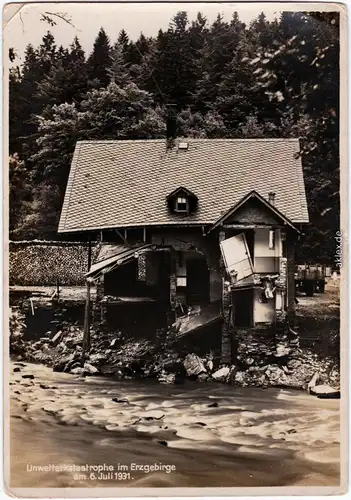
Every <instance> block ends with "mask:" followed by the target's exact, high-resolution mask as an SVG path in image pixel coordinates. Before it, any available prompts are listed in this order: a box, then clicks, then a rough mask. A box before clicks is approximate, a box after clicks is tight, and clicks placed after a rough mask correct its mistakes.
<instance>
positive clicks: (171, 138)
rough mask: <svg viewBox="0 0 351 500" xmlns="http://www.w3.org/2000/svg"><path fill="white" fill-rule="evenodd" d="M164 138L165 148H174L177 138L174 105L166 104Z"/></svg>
mask: <svg viewBox="0 0 351 500" xmlns="http://www.w3.org/2000/svg"><path fill="white" fill-rule="evenodd" d="M166 120H167V121H166V137H167V148H171V147H173V146H174V142H175V139H176V137H177V132H178V131H177V113H176V105H175V104H167V118H166Z"/></svg>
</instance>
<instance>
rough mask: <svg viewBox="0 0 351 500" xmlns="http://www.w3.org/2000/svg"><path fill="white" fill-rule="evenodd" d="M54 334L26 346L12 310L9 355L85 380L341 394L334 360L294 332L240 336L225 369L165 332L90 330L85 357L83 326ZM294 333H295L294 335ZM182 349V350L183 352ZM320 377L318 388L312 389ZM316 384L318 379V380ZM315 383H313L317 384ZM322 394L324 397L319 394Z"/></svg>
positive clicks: (58, 325) (58, 326) (56, 324)
mask: <svg viewBox="0 0 351 500" xmlns="http://www.w3.org/2000/svg"><path fill="white" fill-rule="evenodd" d="M52 323H53V324H52V330H48V331H47V332H46V333H45V334H44V336H41V338H40V339H39V340H38V339H34V340H24V338H23V337H24V332H25V323H24V316H23V314H21V312H20V311H19V310H16V309H12V311H11V316H10V352H11V355H13V356H16V358H17V361H21V360H26V361H31V362H35V363H43V364H46V365H48V366H52V367H53V370H55V371H63V372H67V373H72V374H75V375H81V376H94V375H99V374H100V375H112V376H114V377H117V378H119V379H128V378H129V379H130V378H154V379H156V380H157V381H158V382H159V383H161V384H175V383H181V382H183V381H184V380H185V379H190V380H193V381H198V382H213V383H228V384H233V385H237V386H241V387H248V386H255V387H272V386H274V387H290V388H299V389H301V388H302V389H305V390H309V392H311V393H312V392H313V390H314V391H315V393H316V394H317V393H318V391H322V392H323V391H325V392H324V393H325V394H332V392H333V391H334V392H335V391H338V390H339V388H340V376H339V366H338V364H337V361H336V360H335V359H333V358H332V357H321V356H318V355H317V354H316V353H314V352H313V351H312V350H311V349H307V348H305V349H301V348H300V347H299V343H298V338H297V336H296V335H295V332H292V334H285V333H284V334H280V335H279V332H278V335H275V334H273V333H272V332H271V333H269V332H268V333H267V332H266V333H263V332H260V331H259V330H257V331H250V332H248V331H247V330H243V331H237V332H236V348H234V352H233V360H235V361H234V362H233V364H232V365H231V366H229V365H223V364H221V363H220V357H219V355H218V354H219V353H217V356H215V353H214V352H209V353H208V354H199V352H198V353H197V354H195V353H194V352H193V349H192V348H188V349H187V351H185V349H183V348H180V346H179V344H177V343H176V342H175V341H174V339H173V337H172V336H171V335H169V334H168V332H167V331H165V330H164V329H160V330H158V331H157V332H156V336H155V337H154V338H152V339H142V340H137V339H135V338H133V337H130V336H128V335H127V334H126V333H125V332H123V331H111V330H105V329H102V330H94V329H93V328H92V329H91V332H90V336H91V348H90V349H89V351H87V352H83V349H82V343H83V330H82V328H81V327H80V326H79V324H78V323H76V324H72V323H68V322H65V321H62V320H61V321H52ZM290 333H291V332H290ZM182 349H183V350H182ZM316 373H317V374H318V377H317V378H318V384H319V386H329V387H331V391H329V393H328V391H327V389H326V388H325V387H324V388H323V389H317V390H315V389H313V388H312V389H311V387H312V385H313V384H314V385H315V386H316V387H317V385H316V383H315V382H313V384H312V385H311V380H312V379H313V377H314V375H315V374H316ZM315 378H316V377H315ZM313 380H314V379H313ZM320 394H321V392H320Z"/></svg>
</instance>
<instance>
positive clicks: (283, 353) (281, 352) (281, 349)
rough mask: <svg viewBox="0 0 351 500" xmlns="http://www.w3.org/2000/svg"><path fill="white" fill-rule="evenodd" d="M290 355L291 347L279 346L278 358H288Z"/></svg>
mask: <svg viewBox="0 0 351 500" xmlns="http://www.w3.org/2000/svg"><path fill="white" fill-rule="evenodd" d="M289 354H290V349H289V347H286V346H284V345H278V346H277V351H276V354H275V355H276V357H277V358H281V357H283V356H288V355H289Z"/></svg>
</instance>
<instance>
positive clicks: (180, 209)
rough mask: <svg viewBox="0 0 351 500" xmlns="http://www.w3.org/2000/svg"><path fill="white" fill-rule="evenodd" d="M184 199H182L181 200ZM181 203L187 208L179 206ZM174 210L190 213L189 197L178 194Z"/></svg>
mask: <svg viewBox="0 0 351 500" xmlns="http://www.w3.org/2000/svg"><path fill="white" fill-rule="evenodd" d="M180 200H182V201H180ZM179 205H183V206H184V207H185V208H179ZM174 211H175V212H178V213H182V214H187V213H189V199H188V197H187V196H185V195H177V196H176V198H175V202H174Z"/></svg>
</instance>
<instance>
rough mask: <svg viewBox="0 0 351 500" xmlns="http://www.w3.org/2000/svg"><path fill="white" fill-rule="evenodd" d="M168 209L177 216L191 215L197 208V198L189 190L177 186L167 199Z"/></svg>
mask: <svg viewBox="0 0 351 500" xmlns="http://www.w3.org/2000/svg"><path fill="white" fill-rule="evenodd" d="M166 200H167V204H168V209H169V211H170V212H173V213H178V214H192V213H193V212H195V210H196V208H197V196H196V195H195V194H194V193H192V192H191V191H189V189H187V188H185V187H182V186H179V187H178V188H177V189H175V190H174V191H172V192H171V193H170V194H169V195H168V196H167V197H166Z"/></svg>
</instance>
